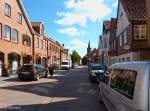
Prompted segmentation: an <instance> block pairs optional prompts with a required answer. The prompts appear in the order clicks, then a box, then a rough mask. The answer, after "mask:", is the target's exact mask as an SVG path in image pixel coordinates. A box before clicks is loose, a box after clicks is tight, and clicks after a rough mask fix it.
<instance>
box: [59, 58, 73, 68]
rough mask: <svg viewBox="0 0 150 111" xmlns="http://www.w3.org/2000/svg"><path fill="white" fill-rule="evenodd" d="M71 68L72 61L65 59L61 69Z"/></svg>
mask: <svg viewBox="0 0 150 111" xmlns="http://www.w3.org/2000/svg"><path fill="white" fill-rule="evenodd" d="M70 68H71V62H70V61H69V60H65V61H62V62H61V69H63V70H69V69H70Z"/></svg>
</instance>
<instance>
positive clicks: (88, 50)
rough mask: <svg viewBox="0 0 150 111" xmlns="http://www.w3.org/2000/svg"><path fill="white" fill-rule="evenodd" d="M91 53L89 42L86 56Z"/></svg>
mask: <svg viewBox="0 0 150 111" xmlns="http://www.w3.org/2000/svg"><path fill="white" fill-rule="evenodd" d="M90 52H91V45H90V41H89V43H88V48H87V55H88V54H89V53H90Z"/></svg>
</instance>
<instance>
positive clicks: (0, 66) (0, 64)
mask: <svg viewBox="0 0 150 111" xmlns="http://www.w3.org/2000/svg"><path fill="white" fill-rule="evenodd" d="M0 76H2V61H1V60H0Z"/></svg>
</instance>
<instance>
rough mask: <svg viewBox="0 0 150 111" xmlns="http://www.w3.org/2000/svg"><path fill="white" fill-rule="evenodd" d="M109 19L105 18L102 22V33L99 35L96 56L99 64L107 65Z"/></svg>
mask: <svg viewBox="0 0 150 111" xmlns="http://www.w3.org/2000/svg"><path fill="white" fill-rule="evenodd" d="M110 30H111V21H109V20H107V21H104V22H103V30H102V35H101V36H100V37H99V47H98V56H99V59H100V63H101V64H105V65H109V64H110V57H109V55H108V51H109V49H110V44H109V39H110Z"/></svg>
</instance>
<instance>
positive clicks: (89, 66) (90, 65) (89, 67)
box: [88, 63, 93, 71]
mask: <svg viewBox="0 0 150 111" xmlns="http://www.w3.org/2000/svg"><path fill="white" fill-rule="evenodd" d="M92 65H93V63H90V64H89V65H88V70H89V71H90V69H91V67H92Z"/></svg>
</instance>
